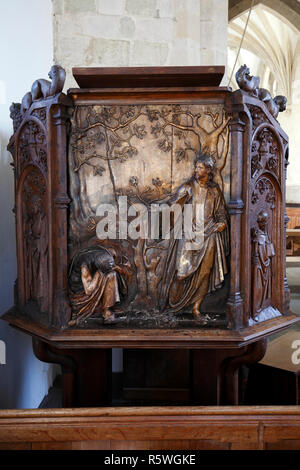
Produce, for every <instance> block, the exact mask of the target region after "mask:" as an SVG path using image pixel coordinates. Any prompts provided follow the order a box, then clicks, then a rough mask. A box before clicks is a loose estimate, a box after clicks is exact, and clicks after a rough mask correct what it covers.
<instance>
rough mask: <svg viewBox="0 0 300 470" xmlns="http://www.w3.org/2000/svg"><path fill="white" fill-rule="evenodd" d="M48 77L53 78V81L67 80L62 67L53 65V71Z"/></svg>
mask: <svg viewBox="0 0 300 470" xmlns="http://www.w3.org/2000/svg"><path fill="white" fill-rule="evenodd" d="M48 77H49V78H51V80H53V79H54V78H55V77H59V78H60V79H65V77H66V72H65V70H64V69H63V68H62V67H61V66H60V65H52V67H51V70H50V72H49V73H48Z"/></svg>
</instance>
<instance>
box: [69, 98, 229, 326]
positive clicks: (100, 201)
mask: <svg viewBox="0 0 300 470" xmlns="http://www.w3.org/2000/svg"><path fill="white" fill-rule="evenodd" d="M229 121H230V116H227V115H226V113H225V111H224V108H223V106H221V105H211V104H210V105H203V104H198V105H196V104H193V105H191V104H189V105H184V104H181V105H177V104H174V105H169V104H168V105H154V104H148V105H142V104H141V105H129V106H127V105H121V106H114V105H105V106H104V105H90V106H88V105H81V106H77V107H75V112H74V115H73V118H72V126H71V129H72V130H71V135H70V142H69V152H68V154H69V181H70V188H69V193H70V197H71V200H72V202H71V205H70V217H69V260H70V266H69V297H70V302H71V305H72V318H71V320H70V322H69V326H75V325H80V326H81V327H82V326H85V325H88V326H90V325H91V324H92V323H95V325H99V326H100V325H102V324H113V325H114V324H118V326H123V325H124V326H131V325H134V326H142V327H147V326H149V327H154V326H155V327H172V326H174V327H178V326H180V327H181V326H182V327H184V326H191V325H193V326H214V327H215V326H216V325H219V326H220V325H224V324H225V322H226V319H225V304H226V299H227V296H228V277H229V276H228V273H229V263H228V256H229V246H230V242H229V218H228V213H227V203H228V201H229V189H230V188H229V184H230V157H229V155H230V139H229ZM188 221H190V224H188Z"/></svg>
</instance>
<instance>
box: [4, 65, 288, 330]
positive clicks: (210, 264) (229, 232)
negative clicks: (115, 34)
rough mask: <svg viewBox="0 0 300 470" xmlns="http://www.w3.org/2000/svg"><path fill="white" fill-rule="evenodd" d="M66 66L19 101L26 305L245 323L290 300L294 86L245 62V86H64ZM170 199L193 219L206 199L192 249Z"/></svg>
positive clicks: (94, 319)
mask: <svg viewBox="0 0 300 470" xmlns="http://www.w3.org/2000/svg"><path fill="white" fill-rule="evenodd" d="M100 75H101V74H100ZM64 77H65V74H64V71H63V70H62V69H61V68H60V67H54V68H52V69H51V72H50V78H51V80H52V81H50V82H49V81H45V80H42V79H41V80H37V81H35V82H34V83H33V85H32V89H31V91H30V92H28V93H27V94H26V95H25V96H24V98H23V100H22V104H17V103H15V104H13V105H12V107H11V109H10V111H11V117H12V119H13V123H14V131H15V132H14V135H13V137H12V138H11V141H10V149H11V151H12V153H13V155H14V166H15V174H16V215H17V224H18V234H17V238H18V258H19V260H20V261H19V270H20V274H19V281H18V282H19V284H18V285H19V289H18V291H19V306H21V307H23V306H25V307H26V306H27V304H28V303H29V304H30V303H35V304H36V305H37V310H38V311H39V312H48V320H49V323H50V324H51V326H52V327H56V328H65V327H68V326H69V327H74V326H75V327H78V326H79V325H80V327H87V325H86V324H88V325H95V327H96V328H97V325H98V326H100V327H102V325H103V324H105V323H112V324H114V323H120V322H121V324H122V325H121V326H126V327H127V326H128V327H131V326H134V327H135V326H137V327H144V326H146V327H151V328H152V327H154V328H155V327H160V328H169V327H172V328H173V327H174V328H177V327H179V328H180V327H181V326H183V327H188V328H190V327H194V326H195V325H196V326H197V327H201V326H204V325H208V326H209V327H213V328H214V327H220V328H225V327H227V328H230V329H241V328H244V327H246V326H248V325H249V324H250V325H251V324H253V322H262V321H265V320H267V319H268V318H271V317H274V316H278V315H281V314H284V313H286V311H287V309H288V304H287V297H288V296H287V292H288V288H287V283H286V282H285V281H284V266H285V260H284V243H285V240H284V233H283V226H284V199H285V189H284V185H285V170H286V166H287V145H288V143H287V136H285V134H284V132H283V131H282V130H281V128H280V126H279V124H278V123H277V122H276V116H277V114H278V112H279V111H283V110H284V107H285V100H284V99H283V97H276V98H274V99H272V98H271V96H270V94H269V93H268V92H267V91H266V90H263V89H261V88H259V80H258V79H257V77H251V76H250V73H249V70H248V69H247V68H245V67H244V68H242V69H241V70H240V71H239V73H238V74H237V80H238V83H239V85H240V87H241V90H237V91H236V92H234V93H231V92H230V91H228V90H225V89H221V88H219V89H218V88H217V87H215V88H214V87H212V88H211V89H209V90H208V89H207V88H203V90H202V89H201V87H198V88H197V87H196V88H191V87H189V89H188V90H186V89H185V88H184V87H182V89H181V90H179V88H180V86H178V87H177V88H176V89H175V88H174V89H173V88H172V87H171V86H170V89H169V90H168V91H166V90H162V89H161V88H159V89H158V90H154V91H153V90H152V91H151V92H150V91H149V90H150V89H149V90H146V89H142V88H141V89H138V90H137V91H134V93H135V94H132V93H131V94H130V93H127V91H126V92H124V90H122V91H120V90H121V89H122V86H121V87H120V89H119V91H118V92H115V91H114V89H109V90H107V92H106V90H105V89H104V88H103V90H102V91H101V93H102V94H101V95H100V94H99V93H100V92H99V89H98V90H97V91H95V90H84V89H81V90H77V91H74V90H73V91H72V90H71V91H70V96H69V97H67V96H65V95H63V93H61V90H62V87H63V84H64ZM128 86H130V85H128ZM174 90H175V91H174ZM106 93H107V94H106ZM152 93H154V95H153V94H152ZM173 93H174V95H173ZM155 94H156V96H155ZM130 96H132V97H133V98H132V102H131V101H130ZM72 98H73V100H74V101H72ZM73 111H74V113H73V114H72V112H73ZM71 115H72V116H71ZM200 154H201V155H200ZM196 158H199V161H197V162H196ZM105 204H110V208H112V207H113V210H112V213H113V214H114V216H113V217H115V226H114V228H111V225H109V224H110V222H108V221H107V220H105V218H106V216H107V211H106V209H105V210H104V209H103V207H104V205H105ZM153 204H154V205H156V206H157V207H156V209H157V211H158V212H159V214H158V219H155V217H154V216H153V213H152V209H153ZM172 204H177V206H178V207H179V208H180V210H182V212H181V216H183V219H184V218H185V215H184V210H185V206H187V205H190V206H191V207H192V211H194V209H195V207H196V205H197V204H198V205H200V206H201V208H202V215H201V217H202V218H201V223H202V225H201V227H202V229H201V230H202V232H201V230H200V231H199V230H198V232H199V233H201V234H202V236H203V239H202V240H201V241H199V240H198V239H197V240H196V242H197V243H196V245H197V246H196V248H193V250H194V252H190V251H189V249H188V248H187V246H186V245H187V242H189V241H190V240H189V239H188V237H186V233H183V234H181V236H180V237H178V238H176V237H175V232H176V230H178V223H179V222H178V220H180V217H178V214H176V210H175V212H173V214H170V213H169V222H170V226H169V228H167V229H166V227H164V225H163V224H164V223H165V222H164V220H165V219H163V217H164V213H163V211H165V210H166V209H165V208H167V210H169V209H170V208H171V206H172ZM163 206H164V207H163ZM173 210H174V209H173ZM103 211H104V212H103ZM105 211H106V212H105ZM153 212H155V211H153ZM170 212H171V211H170ZM192 215H193V219H192V231H193V232H194V228H195V227H198V225H197V224H198V222H197V221H196V217H195V213H194V212H193V213H192ZM152 216H153V218H152ZM103 220H104V222H103ZM112 220H113V219H112ZM154 220H155V222H154ZM262 220H264V221H265V223H264V224H263V222H262ZM180 223H181V225H182V229H184V224H183V223H182V221H181V222H180ZM105 227H106V228H105ZM109 230H111V232H109ZM114 230H116V232H114ZM129 230H130V233H129ZM152 230H153V231H152ZM101 231H102V232H101ZM104 232H106V233H107V236H106V235H105V236H103V233H104ZM114 233H115V235H114ZM167 233H168V236H165V235H166V234H167ZM194 233H196V232H194ZM108 234H109V235H108ZM193 242H195V240H193ZM193 250H191V251H193ZM106 256H108V257H109V258H110V261H111V263H110V264H109V266H105V263H104V264H103V263H102V261H103V259H104V258H105V257H106ZM74 269H75V271H76V272H75V271H74ZM74 276H75V277H76V276H77V277H76V279H75V278H74ZM74 279H75V281H76V283H77V284H76V285H74ZM46 286H47V287H46ZM44 317H45V315H44ZM251 322H252V323H251Z"/></svg>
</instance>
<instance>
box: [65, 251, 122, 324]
mask: <svg viewBox="0 0 300 470" xmlns="http://www.w3.org/2000/svg"><path fill="white" fill-rule="evenodd" d="M129 271H130V264H129V261H128V260H127V258H124V257H122V259H121V260H120V263H119V264H116V252H115V251H114V250H113V249H110V250H108V249H106V248H104V247H99V246H93V247H90V248H86V249H83V250H81V251H80V252H79V253H77V254H76V255H75V256H74V258H73V261H72V265H71V269H70V279H69V281H70V299H71V305H72V310H73V314H72V319H71V320H70V321H69V323H68V324H69V326H75V325H78V324H79V323H81V322H82V321H84V320H86V319H87V318H89V317H91V316H93V317H96V316H99V315H101V314H103V318H104V323H106V324H109V323H115V315H114V313H113V312H112V310H111V309H112V308H113V307H114V305H115V304H116V303H117V302H120V300H121V298H122V297H125V296H126V295H127V283H126V278H127V274H128V272H129Z"/></svg>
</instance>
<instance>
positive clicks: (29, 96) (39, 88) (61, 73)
mask: <svg viewBox="0 0 300 470" xmlns="http://www.w3.org/2000/svg"><path fill="white" fill-rule="evenodd" d="M48 76H49V78H51V80H52V81H51V82H49V80H44V79H43V78H39V79H38V80H35V82H33V84H32V87H31V92H30V91H29V92H28V93H26V94H25V95H24V97H23V99H22V104H21V113H22V115H23V116H24V114H25V113H26V111H27V110H28V109H29V108H30V106H31V104H32V102H33V101H36V100H39V99H43V98H49V97H51V96H55V95H57V94H58V93H61V92H62V90H63V87H64V84H65V80H66V71H65V69H63V68H62V67H61V66H60V65H53V66H52V67H51V70H50V72H49V74H48Z"/></svg>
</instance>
